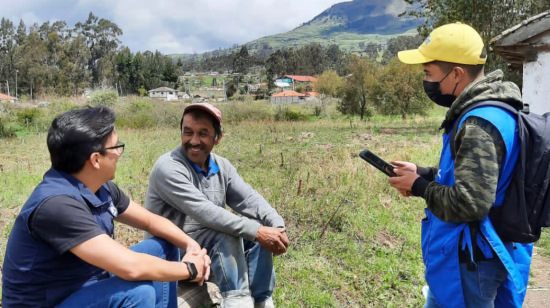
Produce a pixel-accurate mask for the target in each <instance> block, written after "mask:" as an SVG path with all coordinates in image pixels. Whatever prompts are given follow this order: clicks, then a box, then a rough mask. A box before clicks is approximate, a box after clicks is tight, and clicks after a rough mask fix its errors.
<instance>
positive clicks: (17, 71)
mask: <svg viewBox="0 0 550 308" xmlns="http://www.w3.org/2000/svg"><path fill="white" fill-rule="evenodd" d="M17 73H19V70H15V99H16V100H17Z"/></svg>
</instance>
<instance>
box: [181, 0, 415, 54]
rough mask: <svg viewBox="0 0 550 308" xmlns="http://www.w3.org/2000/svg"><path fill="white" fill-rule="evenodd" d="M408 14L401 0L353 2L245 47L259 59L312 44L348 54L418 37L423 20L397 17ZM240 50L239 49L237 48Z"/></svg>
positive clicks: (363, 0) (221, 51)
mask: <svg viewBox="0 0 550 308" xmlns="http://www.w3.org/2000/svg"><path fill="white" fill-rule="evenodd" d="M405 10H406V6H405V4H404V2H403V1H402V0H354V1H350V2H343V3H338V4H335V5H333V6H331V7H330V8H328V9H326V10H325V11H324V12H322V13H321V14H319V15H317V16H316V17H315V18H313V19H312V20H310V21H308V22H306V23H304V24H302V25H301V26H299V27H297V28H296V29H294V30H291V31H288V32H286V33H281V34H275V35H270V36H265V37H262V38H259V39H256V40H254V41H251V42H248V43H246V44H245V45H246V46H247V47H248V51H249V52H250V53H252V54H257V55H269V54H270V53H271V52H272V51H273V50H277V49H282V48H299V47H302V46H304V45H307V44H311V43H320V44H322V45H331V44H336V45H338V46H340V48H341V49H343V50H347V51H360V48H359V43H361V42H363V43H364V44H368V43H378V44H383V45H384V44H386V42H387V41H388V40H389V39H390V38H393V37H396V36H399V35H415V34H417V32H416V28H417V26H418V25H420V24H421V23H423V20H422V19H414V18H410V17H398V15H399V14H400V13H402V12H404V11H405ZM237 48H240V47H237ZM234 50H236V48H227V49H223V50H214V51H211V52H206V53H204V54H202V55H199V54H177V55H171V56H172V57H177V58H182V60H186V59H190V58H194V59H197V60H200V59H201V58H202V57H205V56H216V55H221V54H227V53H230V52H232V51H234Z"/></svg>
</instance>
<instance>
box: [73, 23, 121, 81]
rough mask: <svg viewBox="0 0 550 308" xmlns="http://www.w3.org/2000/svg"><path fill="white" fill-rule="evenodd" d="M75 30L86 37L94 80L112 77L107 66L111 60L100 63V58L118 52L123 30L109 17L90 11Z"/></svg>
mask: <svg viewBox="0 0 550 308" xmlns="http://www.w3.org/2000/svg"><path fill="white" fill-rule="evenodd" d="M75 31H76V32H77V33H78V34H80V35H82V37H84V38H85V39H86V44H87V45H88V48H89V49H90V54H91V58H90V60H89V62H88V67H89V68H90V69H91V70H92V76H93V82H94V83H101V82H104V81H105V80H108V79H110V78H112V76H108V75H109V74H110V73H111V70H109V69H107V67H106V64H107V63H106V62H110V61H108V60H104V61H102V63H100V61H99V60H100V59H102V58H104V57H106V56H109V55H113V54H114V53H116V50H117V48H118V44H119V43H120V41H119V39H118V36H120V35H122V30H121V29H120V28H119V27H118V26H117V25H116V24H115V23H113V22H111V21H109V20H107V19H103V18H101V19H99V17H97V16H95V15H94V14H93V13H92V12H90V14H89V15H88V19H87V20H86V21H85V22H84V23H80V22H79V23H77V24H76V25H75ZM100 66H101V67H100ZM105 74H107V75H105Z"/></svg>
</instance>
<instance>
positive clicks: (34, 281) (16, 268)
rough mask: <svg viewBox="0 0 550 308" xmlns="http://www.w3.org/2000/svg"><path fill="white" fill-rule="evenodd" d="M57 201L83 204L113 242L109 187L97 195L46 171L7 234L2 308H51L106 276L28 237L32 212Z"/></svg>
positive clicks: (56, 172)
mask: <svg viewBox="0 0 550 308" xmlns="http://www.w3.org/2000/svg"><path fill="white" fill-rule="evenodd" d="M59 195H65V196H69V197H72V198H74V199H76V200H78V201H80V202H82V203H83V204H87V206H88V207H89V208H90V210H91V212H92V214H93V216H94V218H95V220H96V221H97V223H98V224H99V226H100V227H101V228H102V229H103V231H105V233H106V234H108V235H109V236H111V237H112V236H113V232H114V224H113V216H111V214H110V213H109V212H108V208H109V206H112V199H111V193H110V190H109V188H108V186H107V184H104V185H103V186H102V187H101V188H100V189H99V190H98V192H97V195H96V194H94V193H92V192H91V191H90V190H89V189H88V188H86V187H85V186H84V184H82V183H81V182H80V181H78V180H77V179H75V178H74V177H72V176H70V175H68V174H66V173H63V172H59V171H57V170H55V169H53V168H52V169H50V170H49V171H48V172H46V174H45V175H44V179H43V180H42V182H41V183H40V184H39V185H38V186H37V187H36V188H35V190H34V191H33V193H32V194H31V196H30V198H29V199H28V200H27V202H26V203H25V205H24V206H23V208H22V209H21V212H20V213H19V215H18V216H17V218H16V220H15V223H14V225H13V228H12V230H11V234H10V237H9V240H8V246H7V249H6V256H5V259H4V265H3V276H2V304H3V307H6V308H11V307H53V306H55V305H56V304H58V303H59V302H60V301H62V300H63V299H65V298H66V297H67V296H69V295H70V294H72V293H74V292H75V291H77V290H79V289H80V288H82V287H84V286H87V285H89V284H92V283H94V282H96V281H97V280H99V279H102V278H105V277H107V276H108V273H106V272H105V271H104V270H103V269H101V268H98V267H96V266H93V265H91V264H88V263H86V262H84V261H82V260H81V259H80V258H78V257H77V256H75V255H74V254H73V253H71V252H70V251H67V252H65V253H64V254H62V255H60V254H59V253H58V252H57V251H56V250H55V249H54V248H53V247H51V246H50V245H49V244H47V243H45V242H44V241H42V240H40V239H39V238H36V237H34V236H33V235H32V234H31V233H30V230H29V228H28V226H29V217H30V216H31V214H32V213H33V211H34V210H35V209H36V207H38V206H39V205H40V204H42V203H43V202H44V201H45V200H47V199H49V198H51V197H54V196H59ZM59 206H61V207H62V206H63V204H59ZM52 228H55V226H52Z"/></svg>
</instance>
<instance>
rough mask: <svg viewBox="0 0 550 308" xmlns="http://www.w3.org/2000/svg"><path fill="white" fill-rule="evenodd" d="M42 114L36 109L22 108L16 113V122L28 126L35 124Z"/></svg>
mask: <svg viewBox="0 0 550 308" xmlns="http://www.w3.org/2000/svg"><path fill="white" fill-rule="evenodd" d="M41 114H42V112H40V109H38V108H24V109H22V110H21V111H19V112H18V113H17V121H18V122H19V123H21V124H25V125H26V124H30V123H34V122H36V120H37V119H38V118H39V117H40V115H41Z"/></svg>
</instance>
